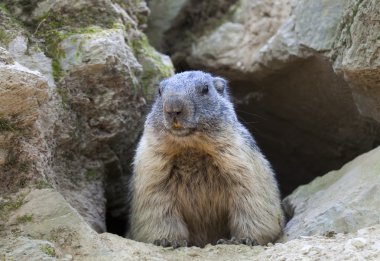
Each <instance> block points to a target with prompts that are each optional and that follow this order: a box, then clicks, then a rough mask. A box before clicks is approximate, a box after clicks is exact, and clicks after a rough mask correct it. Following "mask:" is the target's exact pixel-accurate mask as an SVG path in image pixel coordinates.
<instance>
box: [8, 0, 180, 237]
mask: <svg viewBox="0 0 380 261" xmlns="http://www.w3.org/2000/svg"><path fill="white" fill-rule="evenodd" d="M147 14H148V9H147V8H146V4H145V2H144V1H135V2H133V3H125V2H123V1H111V0H97V1H86V0H80V1H72V0H67V1H66V0H65V1H54V0H53V1H52V0H46V1H35V2H31V3H26V2H25V1H4V4H3V5H2V7H1V8H0V15H1V18H2V19H0V35H1V36H2V35H5V36H7V37H6V38H1V40H0V44H1V46H3V47H5V48H6V49H7V51H8V52H9V55H8V56H7V57H5V56H4V57H3V54H2V55H1V59H2V61H4V63H11V62H12V61H11V60H12V59H13V60H14V61H16V62H17V63H19V64H22V65H23V66H25V68H28V70H35V71H38V72H36V73H37V74H38V75H39V76H40V77H41V78H42V75H43V76H44V77H45V78H44V84H45V85H44V86H42V87H44V88H47V85H49V87H50V88H49V89H48V90H47V91H45V93H44V95H45V96H44V99H45V100H44V101H43V102H42V101H40V102H39V100H38V99H37V98H39V96H37V93H31V91H32V89H27V88H23V89H25V90H24V92H25V94H22V93H21V94H22V95H19V93H17V95H16V97H17V99H18V102H19V104H20V105H22V106H14V105H16V104H15V102H14V101H13V102H12V99H9V97H8V96H9V95H8V96H4V95H2V96H1V98H0V99H5V100H4V102H2V103H1V104H0V106H1V108H2V109H1V110H2V111H5V110H7V111H5V112H4V113H7V114H11V113H13V111H12V110H18V111H17V113H18V112H19V111H20V110H23V108H26V107H27V108H28V110H27V112H25V113H24V114H25V115H24V114H22V113H18V114H19V116H18V117H21V116H23V115H24V116H25V118H27V119H29V118H30V120H29V121H30V123H33V122H34V123H35V124H34V126H33V128H32V130H31V132H30V133H29V134H28V135H29V136H30V137H31V139H33V142H34V143H35V144H34V145H33V146H32V147H31V148H29V149H28V151H30V152H31V150H32V148H33V149H34V152H33V157H31V156H30V154H27V155H25V156H23V158H26V159H23V160H22V162H23V163H22V164H23V165H21V167H20V166H15V167H13V168H12V169H14V171H19V169H20V168H22V169H28V171H25V174H23V175H21V176H22V177H24V176H30V175H32V174H31V173H32V171H33V170H38V171H37V172H34V173H38V174H33V176H39V178H40V179H42V180H43V181H44V182H45V181H46V180H47V181H48V182H49V183H50V184H52V185H53V186H54V187H55V188H57V190H59V191H60V192H61V193H62V194H63V196H64V197H65V198H66V199H67V200H68V201H69V202H70V204H72V205H73V206H74V207H75V208H76V209H77V210H78V211H79V213H81V215H83V216H84V217H85V219H86V220H87V221H88V222H89V224H90V225H91V226H92V227H93V228H95V229H96V230H97V231H105V230H106V226H107V224H106V218H107V220H108V221H109V222H110V224H112V223H113V221H112V220H116V221H115V222H116V224H117V225H114V226H115V228H114V230H113V228H108V229H109V230H110V231H114V232H117V233H120V234H123V233H125V229H126V224H127V220H126V219H127V215H128V214H127V198H126V194H127V179H128V174H129V169H130V162H131V158H132V156H133V152H134V146H135V142H136V140H137V137H138V135H139V133H140V130H141V128H142V124H143V121H144V114H145V111H146V109H147V108H148V104H149V103H150V101H151V99H152V97H153V95H155V93H156V89H155V88H156V85H157V83H158V82H159V81H160V80H161V79H162V78H164V77H167V76H170V75H171V74H172V73H173V66H172V64H171V61H170V59H169V58H168V57H166V56H164V55H162V54H160V53H158V52H157V51H156V50H155V49H153V48H152V47H151V46H150V45H149V43H148V41H147V39H146V36H145V35H144V34H143V33H142V32H141V28H143V27H145V25H146V16H147ZM4 66H5V67H7V66H8V67H9V66H11V65H4ZM4 66H3V67H4ZM3 67H2V69H3ZM5 67H4V68H5ZM25 70H26V69H25ZM1 74H3V75H4V76H6V75H5V74H4V73H3V72H2V71H1ZM11 76H12V77H18V76H17V75H16V74H15V73H13V72H12V73H11ZM8 78H9V77H8ZM29 78H30V79H29V81H30V82H31V81H33V80H34V81H37V80H38V79H39V78H36V79H35V77H34V76H33V75H31V76H30V77H29ZM5 79H6V78H2V79H1V80H5ZM46 81H47V83H48V84H46ZM31 84H32V83H31ZM35 85H37V83H36V84H35ZM21 87H22V86H21V85H20V88H21ZM42 87H41V88H42ZM35 90H36V91H35V92H37V90H38V88H35ZM48 95H49V101H48V102H46V99H47V96H48ZM42 103H46V104H43V106H40V105H42ZM4 108H5V109H4ZM14 113H16V111H15V112H14ZM27 113H29V114H30V115H29V114H27ZM25 121H26V120H25ZM4 125H5V122H4ZM29 125H30V124H29ZM29 125H28V126H29ZM6 127H7V128H8V126H6ZM23 127H24V126H23ZM23 131H24V130H23ZM13 137H14V135H13V134H12V133H10V131H7V132H4V133H3V132H1V137H0V138H1V139H2V140H3V141H2V143H4V144H5V143H6V144H12V143H14V142H15V140H14V138H13ZM17 137H19V136H17ZM20 138H21V136H20ZM20 141H21V140H20ZM28 144H29V143H26V145H27V146H29V145H28ZM17 148H19V149H17V150H14V152H12V153H10V152H9V151H8V150H7V149H5V148H3V147H1V149H0V162H1V163H2V165H4V166H5V167H4V172H3V173H4V174H3V173H2V175H4V179H6V180H8V179H9V181H7V182H8V183H12V182H11V180H12V178H11V177H12V175H10V173H11V172H10V169H9V164H8V163H9V161H12V160H10V158H12V157H15V156H13V155H17V154H19V153H20V152H22V151H23V150H26V148H25V146H23V147H20V146H18V147H17ZM40 152H41V153H40ZM28 155H29V156H28ZM20 158H21V157H20ZM30 158H33V161H31V160H30ZM25 162H27V163H28V164H26V163H25ZM24 165H27V166H26V167H25V166H24ZM29 165H31V166H33V168H31V167H30V166H29ZM34 167H35V168H34ZM23 172H24V171H23ZM29 172H30V173H29ZM20 182H21V183H23V184H24V186H27V184H26V182H25V181H20ZM20 182H16V183H20ZM13 183H15V182H13ZM3 184H5V183H4V182H3ZM7 186H8V185H7ZM14 187H15V188H17V186H16V185H15V186H14ZM107 215H108V217H106V216H107ZM110 220H111V221H110Z"/></svg>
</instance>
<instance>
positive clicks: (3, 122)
mask: <svg viewBox="0 0 380 261" xmlns="http://www.w3.org/2000/svg"><path fill="white" fill-rule="evenodd" d="M14 130H16V129H15V127H14V126H12V124H11V122H10V121H9V120H7V119H5V118H1V117H0V132H3V131H14Z"/></svg>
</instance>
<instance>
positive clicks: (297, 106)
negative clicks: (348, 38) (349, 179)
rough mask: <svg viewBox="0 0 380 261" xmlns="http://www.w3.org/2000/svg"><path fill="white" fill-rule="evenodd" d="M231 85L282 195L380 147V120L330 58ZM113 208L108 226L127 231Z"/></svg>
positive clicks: (118, 231)
mask: <svg viewBox="0 0 380 261" xmlns="http://www.w3.org/2000/svg"><path fill="white" fill-rule="evenodd" d="M196 69H199V68H189V67H180V68H179V67H177V72H180V71H184V70H196ZM219 75H220V74H219ZM221 76H223V75H221ZM225 78H227V79H229V77H225ZM236 78H239V77H235V79H236ZM230 89H231V93H232V97H233V100H234V104H235V109H236V112H237V114H238V117H239V119H240V121H241V122H242V123H243V124H244V125H245V126H246V127H247V128H248V129H249V130H250V132H251V133H252V134H253V136H254V137H255V139H256V141H257V142H258V145H259V147H260V148H261V149H262V151H263V153H264V154H265V155H266V156H267V158H268V159H269V161H270V162H271V164H272V166H273V168H274V170H275V172H276V175H277V179H278V181H279V186H280V190H281V194H282V197H286V196H287V195H289V194H290V193H291V192H292V191H293V190H294V189H296V188H297V187H298V186H300V185H303V184H307V183H309V182H310V181H312V180H313V179H314V178H316V177H317V176H321V175H324V174H326V173H327V172H328V171H331V170H335V169H339V168H340V167H341V166H343V165H344V164H345V163H347V162H349V161H350V160H352V159H353V158H355V157H356V156H358V155H360V154H362V153H365V152H367V151H369V150H371V149H373V148H375V147H377V146H378V145H380V124H379V123H376V122H375V121H373V120H371V119H366V118H364V117H363V116H361V115H360V114H359V112H358V110H357V108H356V105H355V103H354V101H353V98H352V94H351V89H350V87H349V86H348V84H347V83H346V82H345V81H344V79H343V78H342V77H340V76H338V75H336V74H335V73H334V71H333V69H332V67H331V64H330V63H329V61H327V60H326V59H325V58H322V57H312V58H309V59H306V60H299V61H297V62H294V63H293V64H291V65H289V66H287V67H286V68H285V69H283V70H282V71H280V72H278V73H276V74H275V75H272V76H270V77H268V78H267V79H265V80H261V81H256V80H250V79H249V78H248V79H247V78H246V79H245V80H239V81H236V80H230ZM110 205H112V201H111V203H110ZM112 211H113V210H112V207H111V208H110V209H108V211H107V229H108V231H109V232H111V233H115V234H119V235H124V233H125V231H126V229H127V227H126V226H125V224H127V222H126V221H127V220H126V219H124V220H120V219H117V218H112V215H110V213H112ZM123 225H124V226H123Z"/></svg>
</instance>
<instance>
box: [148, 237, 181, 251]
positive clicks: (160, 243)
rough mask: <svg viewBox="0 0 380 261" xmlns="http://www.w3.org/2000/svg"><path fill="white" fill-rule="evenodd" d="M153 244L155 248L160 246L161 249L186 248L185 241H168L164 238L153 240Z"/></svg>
mask: <svg viewBox="0 0 380 261" xmlns="http://www.w3.org/2000/svg"><path fill="white" fill-rule="evenodd" d="M153 244H155V245H156V246H162V247H170V246H172V247H173V248H174V249H176V248H179V247H187V241H186V240H172V241H169V240H167V239H166V238H162V239H156V240H154V242H153Z"/></svg>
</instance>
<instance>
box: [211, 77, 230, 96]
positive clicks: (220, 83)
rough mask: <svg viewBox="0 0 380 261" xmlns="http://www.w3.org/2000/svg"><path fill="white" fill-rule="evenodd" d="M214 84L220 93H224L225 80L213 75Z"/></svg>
mask: <svg viewBox="0 0 380 261" xmlns="http://www.w3.org/2000/svg"><path fill="white" fill-rule="evenodd" d="M214 86H215V89H216V90H217V91H218V92H219V93H220V94H224V91H225V90H226V88H227V81H226V80H224V79H223V78H220V77H214Z"/></svg>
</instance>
